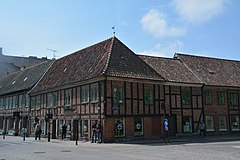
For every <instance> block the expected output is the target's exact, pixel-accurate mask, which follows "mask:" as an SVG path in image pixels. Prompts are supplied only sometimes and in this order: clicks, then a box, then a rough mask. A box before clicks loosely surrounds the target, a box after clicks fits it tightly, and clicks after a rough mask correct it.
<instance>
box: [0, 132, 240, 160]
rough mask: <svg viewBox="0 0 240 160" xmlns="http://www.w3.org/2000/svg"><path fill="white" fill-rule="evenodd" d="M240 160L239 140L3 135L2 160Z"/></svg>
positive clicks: (0, 146) (0, 140)
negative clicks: (135, 141) (134, 141)
mask: <svg viewBox="0 0 240 160" xmlns="http://www.w3.org/2000/svg"><path fill="white" fill-rule="evenodd" d="M46 159H48V160H68V159H71V160H81V159H85V160H98V159H99V160H103V159H106V160H160V159H164V160H168V159H170V160H174V159H177V160H188V159H189V160H190V159H196V160H202V159H204V160H216V159H217V160H227V159H231V160H238V159H240V141H239V140H236V141H217V142H201V141H200V142H191V143H189V142H186V143H185V142H184V141H182V142H181V141H180V140H178V141H176V142H170V144H163V143H162V142H161V141H159V142H157V141H154V142H148V143H147V142H146V143H144V142H143V143H141V144H130V143H103V144H96V143H93V144H92V143H90V142H80V141H79V142H78V145H76V142H75V141H61V140H51V142H47V139H45V138H42V139H41V140H40V141H39V140H36V141H35V140H34V138H32V137H27V138H26V140H25V141H23V139H22V137H14V136H7V137H6V138H5V139H3V138H2V136H0V160H46Z"/></svg>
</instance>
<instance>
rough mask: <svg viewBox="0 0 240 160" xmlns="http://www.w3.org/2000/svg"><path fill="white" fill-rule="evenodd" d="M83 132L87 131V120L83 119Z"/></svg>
mask: <svg viewBox="0 0 240 160" xmlns="http://www.w3.org/2000/svg"><path fill="white" fill-rule="evenodd" d="M83 132H88V120H83Z"/></svg>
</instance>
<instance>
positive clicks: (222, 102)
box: [217, 92, 225, 105]
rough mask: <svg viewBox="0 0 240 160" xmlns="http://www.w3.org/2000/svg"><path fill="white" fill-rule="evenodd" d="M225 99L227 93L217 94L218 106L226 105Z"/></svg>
mask: <svg viewBox="0 0 240 160" xmlns="http://www.w3.org/2000/svg"><path fill="white" fill-rule="evenodd" d="M224 97H225V93H224V92H217V104H218V105H223V104H225V101H224Z"/></svg>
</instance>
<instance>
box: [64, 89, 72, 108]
mask: <svg viewBox="0 0 240 160" xmlns="http://www.w3.org/2000/svg"><path fill="white" fill-rule="evenodd" d="M71 102H72V90H71V89H67V90H65V91H64V105H65V106H70V105H71Z"/></svg>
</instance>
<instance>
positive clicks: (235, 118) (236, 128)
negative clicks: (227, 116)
mask: <svg viewBox="0 0 240 160" xmlns="http://www.w3.org/2000/svg"><path fill="white" fill-rule="evenodd" d="M231 128H232V131H239V117H238V116H234V115H232V116H231Z"/></svg>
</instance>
